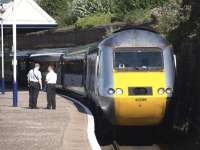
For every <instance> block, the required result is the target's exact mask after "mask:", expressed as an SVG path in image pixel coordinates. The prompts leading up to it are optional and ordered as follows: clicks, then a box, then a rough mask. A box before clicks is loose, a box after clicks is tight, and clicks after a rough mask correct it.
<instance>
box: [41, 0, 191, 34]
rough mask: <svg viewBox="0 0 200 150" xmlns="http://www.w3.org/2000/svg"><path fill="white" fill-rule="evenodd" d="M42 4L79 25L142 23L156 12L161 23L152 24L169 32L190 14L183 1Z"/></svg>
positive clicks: (56, 0)
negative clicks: (114, 22) (116, 22)
mask: <svg viewBox="0 0 200 150" xmlns="http://www.w3.org/2000/svg"><path fill="white" fill-rule="evenodd" d="M40 5H41V6H42V7H43V9H45V10H46V11H47V12H48V13H49V14H50V15H51V16H53V17H54V18H55V19H56V20H57V22H58V24H59V25H60V26H66V25H71V24H74V25H75V27H76V28H89V27H94V26H98V25H103V24H108V23H111V22H113V21H124V22H127V23H130V24H134V25H139V24H143V23H144V22H146V21H148V20H149V19H151V16H152V15H153V16H154V17H155V18H156V19H157V23H156V24H153V25H152V26H153V27H154V28H155V29H157V30H158V31H160V32H161V33H163V34H165V35H166V34H168V33H169V32H171V31H173V30H175V29H176V28H177V27H178V26H179V25H180V24H181V23H183V22H185V21H186V20H188V18H189V16H190V7H188V6H186V7H183V6H182V0H40Z"/></svg>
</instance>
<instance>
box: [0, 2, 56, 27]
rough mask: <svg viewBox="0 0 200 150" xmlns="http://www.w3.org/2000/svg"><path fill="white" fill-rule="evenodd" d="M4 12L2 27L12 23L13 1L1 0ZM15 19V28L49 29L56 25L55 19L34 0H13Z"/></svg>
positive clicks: (10, 25)
mask: <svg viewBox="0 0 200 150" xmlns="http://www.w3.org/2000/svg"><path fill="white" fill-rule="evenodd" d="M1 3H2V4H3V8H4V9H5V12H4V13H3V15H2V18H3V24H4V27H6V28H10V27H12V24H13V1H12V0H2V1H1ZM15 3H16V4H15V6H16V7H15V10H16V14H15V18H16V19H15V20H16V24H17V28H23V29H24V28H29V29H49V28H54V27H56V26H57V23H56V21H55V20H54V19H53V18H52V17H51V16H49V15H48V14H47V13H46V12H45V11H44V10H43V9H42V8H41V7H40V6H39V5H38V4H37V3H36V2H35V1H34V0H15Z"/></svg>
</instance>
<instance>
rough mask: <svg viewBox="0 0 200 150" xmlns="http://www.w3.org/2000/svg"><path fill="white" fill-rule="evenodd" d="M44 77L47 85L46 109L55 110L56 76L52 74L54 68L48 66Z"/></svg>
mask: <svg viewBox="0 0 200 150" xmlns="http://www.w3.org/2000/svg"><path fill="white" fill-rule="evenodd" d="M48 71H49V72H48V73H47V76H46V83H47V109H51V108H52V109H56V82H57V74H56V73H55V72H54V66H53V65H49V67H48Z"/></svg>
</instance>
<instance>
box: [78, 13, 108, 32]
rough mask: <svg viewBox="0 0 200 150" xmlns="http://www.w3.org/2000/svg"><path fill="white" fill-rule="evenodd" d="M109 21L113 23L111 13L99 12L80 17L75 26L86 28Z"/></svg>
mask: <svg viewBox="0 0 200 150" xmlns="http://www.w3.org/2000/svg"><path fill="white" fill-rule="evenodd" d="M109 23H111V14H104V13H98V14H95V15H91V16H87V17H85V18H79V19H78V20H77V22H76V23H75V27H76V28H79V29H84V28H92V27H95V26H99V25H105V24H109Z"/></svg>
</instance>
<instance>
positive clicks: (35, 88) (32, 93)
mask: <svg viewBox="0 0 200 150" xmlns="http://www.w3.org/2000/svg"><path fill="white" fill-rule="evenodd" d="M39 91H40V84H39V83H36V82H30V85H29V107H30V108H36V107H37V99H38V95H39Z"/></svg>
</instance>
